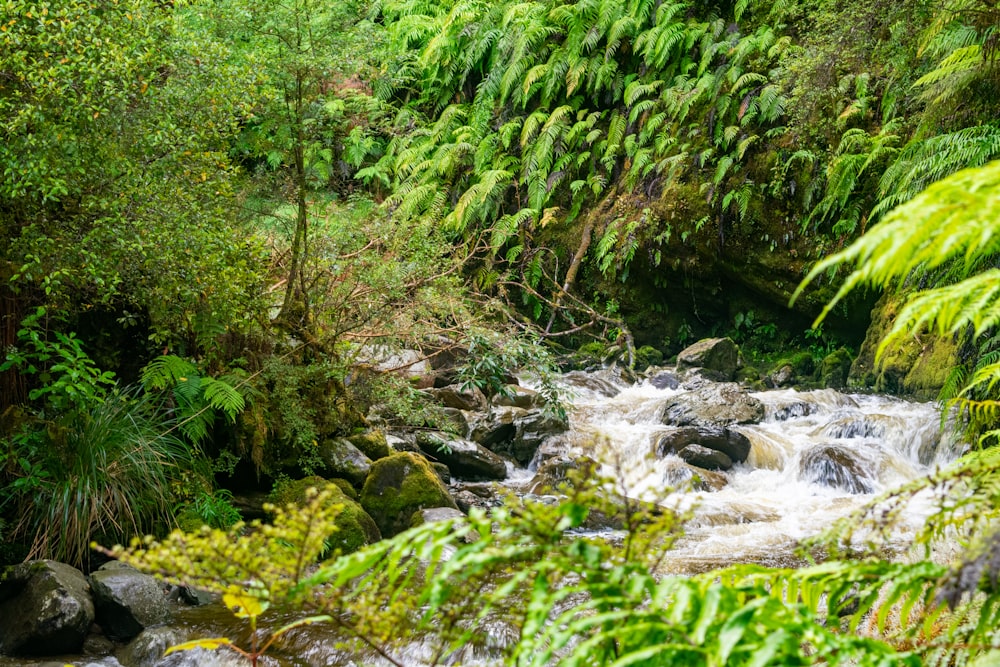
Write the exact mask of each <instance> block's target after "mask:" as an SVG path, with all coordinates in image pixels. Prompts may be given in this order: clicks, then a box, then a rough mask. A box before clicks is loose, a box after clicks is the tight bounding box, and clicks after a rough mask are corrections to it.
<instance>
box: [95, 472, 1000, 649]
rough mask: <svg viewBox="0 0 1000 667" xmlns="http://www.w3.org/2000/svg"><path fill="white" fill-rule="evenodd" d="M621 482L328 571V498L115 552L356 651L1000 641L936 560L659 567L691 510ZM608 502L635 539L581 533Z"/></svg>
mask: <svg viewBox="0 0 1000 667" xmlns="http://www.w3.org/2000/svg"><path fill="white" fill-rule="evenodd" d="M994 458H995V457H994ZM947 477H949V475H948V474H944V473H943V474H942V480H943V479H944V478H947ZM951 478H952V479H954V477H951ZM942 480H939V481H942ZM609 484H611V483H610V482H609V481H608V480H605V479H576V480H574V482H573V483H572V484H570V485H568V486H566V487H563V489H562V491H563V492H564V493H565V494H566V496H565V497H564V498H563V499H562V501H561V502H560V503H558V504H555V505H547V504H543V503H538V502H532V501H526V500H525V501H522V500H518V499H513V498H512V499H510V500H508V502H507V504H506V505H505V506H503V507H500V508H497V509H496V510H495V511H493V512H492V513H490V514H486V513H484V512H481V511H473V512H471V513H470V515H469V516H468V517H466V518H463V519H458V520H451V521H441V522H432V523H429V524H423V525H421V526H419V527H416V528H413V529H411V530H409V531H407V532H405V533H402V534H400V535H398V536H396V537H394V538H393V539H391V540H384V541H382V542H379V543H377V544H373V545H370V546H368V547H365V548H364V549H362V550H360V551H358V552H356V553H354V554H351V555H349V556H346V557H342V558H338V559H335V560H331V561H327V562H325V563H323V564H322V565H321V567H320V568H319V570H316V571H312V570H309V569H308V568H307V567H305V565H304V564H306V563H311V562H312V560H313V558H315V556H316V554H318V553H319V552H320V550H321V549H322V540H321V539H319V536H322V535H324V534H326V532H327V531H329V530H331V529H332V527H333V519H334V518H335V517H334V514H335V511H336V510H335V508H331V507H330V506H329V503H328V502H327V499H326V498H323V497H315V498H313V499H312V500H311V501H309V502H307V503H306V504H305V505H304V506H303V507H302V508H300V509H292V508H287V509H285V510H279V511H277V514H276V517H275V521H274V523H273V524H272V525H261V524H254V525H253V526H252V527H251V530H250V532H249V533H247V532H243V531H242V529H240V531H234V532H231V533H225V532H223V531H209V530H208V529H203V530H202V531H201V532H199V533H198V534H196V535H184V534H182V533H179V532H177V533H174V534H173V535H172V536H171V537H170V538H169V539H168V540H167V541H166V542H164V543H162V544H159V543H146V544H142V543H140V542H135V543H133V546H132V547H131V548H130V549H128V550H125V549H123V548H120V547H118V548H116V549H115V550H114V551H113V552H111V553H113V554H114V555H116V556H118V557H121V558H122V559H123V560H125V561H127V562H130V563H132V564H133V565H135V566H137V567H139V568H140V569H143V570H145V571H149V572H153V573H157V574H160V575H162V576H165V577H166V578H168V579H170V580H173V581H185V582H188V583H193V584H195V585H198V586H199V587H205V588H208V589H209V590H214V591H218V592H220V593H225V594H229V595H231V596H238V595H250V596H253V597H254V598H255V599H260V600H264V601H266V603H268V604H270V605H272V606H274V605H279V606H282V607H291V608H293V609H299V610H300V611H301V613H303V614H315V613H319V614H321V615H322V620H323V621H324V622H328V623H330V624H331V625H332V626H334V627H336V628H337V629H338V630H340V631H342V633H343V636H345V637H349V638H350V639H351V641H353V642H354V645H355V647H356V648H358V649H359V650H365V651H367V652H369V653H370V652H371V651H374V652H375V653H378V654H379V655H380V656H382V657H383V658H385V659H386V660H388V661H389V662H390V663H392V664H402V662H401V660H400V659H398V658H397V657H396V656H397V655H398V654H397V650H398V649H400V648H401V647H402V646H404V645H405V644H406V643H407V642H410V641H413V640H414V639H415V638H419V639H420V640H422V641H423V642H425V646H426V647H428V648H429V650H430V654H429V656H430V657H429V658H428V659H427V661H426V662H427V663H428V664H443V663H447V664H450V662H451V661H454V660H463V659H466V658H468V657H469V656H470V655H471V653H470V651H475V650H476V647H482V646H485V645H488V643H489V633H490V630H491V628H495V624H496V622H497V620H498V619H501V618H502V619H503V621H504V622H505V623H507V624H509V626H510V627H511V629H512V632H513V641H512V642H511V643H510V644H509V645H506V646H500V647H497V646H496V645H495V644H494V646H493V650H494V652H495V655H494V657H496V658H498V659H499V660H502V662H503V664H510V665H525V666H527V665H538V666H541V665H581V664H588V665H634V664H643V665H664V666H667V665H670V666H674V665H706V664H711V665H732V666H733V667H735V666H737V665H740V666H743V665H808V664H816V661H817V658H821V659H822V661H823V664H828V665H857V666H861V667H866V666H870V667H876V666H887V665H899V666H902V665H912V666H914V667H916V666H917V665H921V664H925V660H926V662H927V663H929V664H965V663H966V662H967V661H969V660H971V659H973V658H975V657H976V656H977V655H979V654H981V653H984V652H987V651H988V647H989V646H991V645H992V644H993V642H995V641H996V639H997V630H996V628H997V625H996V620H997V616H998V615H1000V593H998V591H996V590H995V586H994V587H993V588H986V594H985V595H984V594H983V593H976V592H975V588H976V586H975V585H973V590H972V591H971V593H972V595H973V600H972V601H970V602H963V601H962V599H961V597H962V595H964V593H963V594H960V595H958V596H956V599H954V600H952V601H953V602H954V609H953V611H951V612H947V613H946V611H947V608H946V606H945V605H944V601H945V600H946V599H947V598H944V597H941V593H942V592H944V593H947V592H948V591H950V590H951V589H950V588H948V585H947V582H949V581H951V580H952V578H951V577H950V576H949V574H948V568H947V567H945V566H942V565H937V564H934V563H931V562H929V561H919V560H918V561H916V562H912V563H903V564H894V563H890V562H886V561H881V560H878V559H872V560H866V561H860V562H852V561H830V562H827V563H823V564H820V565H813V566H809V567H805V568H800V569H791V568H765V567H760V566H752V565H738V566H734V567H731V568H727V569H724V570H721V571H712V572H708V573H705V574H701V575H694V576H675V575H663V574H657V573H656V571H657V568H658V566H659V565H660V563H661V562H662V558H663V557H664V555H665V554H666V553H667V552H668V551H669V549H670V547H671V545H672V544H673V542H674V541H675V540H676V538H677V537H678V536H679V534H680V528H681V526H682V523H683V520H684V518H685V515H683V514H680V513H678V512H675V511H671V510H670V509H666V508H663V507H658V506H652V505H644V504H638V503H634V502H631V501H624V502H623V501H612V500H608V498H609V497H613V495H614V494H609V493H608V490H609ZM321 495H322V494H321ZM595 512H600V513H603V514H604V515H605V516H616V517H618V518H619V519H620V520H621V522H622V525H623V526H624V528H625V531H624V534H623V537H622V539H621V541H615V542H614V543H610V542H607V541H603V540H597V539H593V538H590V537H588V536H586V535H582V534H580V533H578V532H577V529H579V528H580V527H581V526H583V525H584V522H585V521H586V519H587V517H588V516H589V515H590V514H592V513H595ZM878 514H880V515H882V513H881V512H878ZM955 516H957V515H955ZM814 546H815V545H814ZM987 546H988V545H987ZM980 571H981V570H980ZM248 582H249V583H248ZM983 585H984V586H986V587H988V586H990V583H989V582H988V581H985V583H984V584H983ZM304 618H305V619H311V618H315V617H313V616H304ZM977 619H978V620H977ZM228 643H229V642H228V640H226V641H222V642H218V643H216V644H214V645H213V646H214V647H218V646H224V645H228ZM192 645H194V644H192ZM199 645H202V646H206V645H205V644H199ZM977 664H979V663H977ZM982 664H989V663H982Z"/></svg>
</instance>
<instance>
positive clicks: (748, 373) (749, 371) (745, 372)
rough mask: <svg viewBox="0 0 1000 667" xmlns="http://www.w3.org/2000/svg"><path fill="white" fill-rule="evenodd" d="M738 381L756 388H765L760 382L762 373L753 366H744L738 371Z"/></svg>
mask: <svg viewBox="0 0 1000 667" xmlns="http://www.w3.org/2000/svg"><path fill="white" fill-rule="evenodd" d="M736 381H737V382H741V383H744V384H748V385H751V386H754V387H756V386H757V385H759V386H761V387H763V386H764V385H763V383H761V381H760V371H759V370H757V369H756V368H755V367H753V366H744V367H743V368H740V369H739V370H737V371H736Z"/></svg>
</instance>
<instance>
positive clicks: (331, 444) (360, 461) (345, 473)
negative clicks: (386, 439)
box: [316, 438, 388, 486]
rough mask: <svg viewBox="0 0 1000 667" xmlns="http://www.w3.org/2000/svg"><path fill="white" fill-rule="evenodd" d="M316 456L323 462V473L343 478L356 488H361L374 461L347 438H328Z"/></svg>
mask: <svg viewBox="0 0 1000 667" xmlns="http://www.w3.org/2000/svg"><path fill="white" fill-rule="evenodd" d="M386 448H387V449H388V445H386ZM316 455H317V456H318V457H319V459H320V461H322V462H323V470H322V472H324V473H326V474H327V475H328V476H330V477H341V478H343V479H346V480H348V481H349V482H350V483H351V484H354V485H355V486H361V485H362V484H364V483H365V478H366V477H368V471H369V470H371V467H372V460H371V459H370V458H368V457H367V456H365V455H364V454H363V453H362V452H361V450H360V449H358V448H357V447H355V446H354V445H353V444H352V443H351V441H350V440H348V439H347V438H328V439H326V440H324V441H323V442H321V443H320V445H319V447H318V449H317V451H316Z"/></svg>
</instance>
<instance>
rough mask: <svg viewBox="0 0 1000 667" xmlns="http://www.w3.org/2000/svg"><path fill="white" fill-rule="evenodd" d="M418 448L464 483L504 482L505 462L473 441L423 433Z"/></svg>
mask: <svg viewBox="0 0 1000 667" xmlns="http://www.w3.org/2000/svg"><path fill="white" fill-rule="evenodd" d="M417 444H418V445H419V446H420V449H421V450H422V451H423V452H424V453H425V454H427V455H428V456H429V457H432V458H434V459H436V460H437V461H440V462H441V463H444V464H445V465H446V466H448V470H449V471H450V472H451V474H453V475H455V476H456V477H461V478H462V479H498V480H499V479H504V478H506V477H507V464H506V463H504V460H503V459H502V458H500V457H499V456H497V455H496V454H494V453H493V452H491V451H490V450H488V449H486V448H485V447H483V446H482V445H478V444H476V443H475V442H472V441H471V440H463V439H461V438H453V437H449V436H448V435H446V434H444V433H441V432H439V431H422V432H420V433H418V434H417Z"/></svg>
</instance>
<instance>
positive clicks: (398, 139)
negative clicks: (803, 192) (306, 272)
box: [374, 0, 790, 328]
mask: <svg viewBox="0 0 1000 667" xmlns="http://www.w3.org/2000/svg"><path fill="white" fill-rule="evenodd" d="M688 10H689V7H688V6H687V5H686V4H685V3H679V2H667V3H662V4H660V5H657V6H655V7H654V6H653V5H652V4H650V3H647V2H628V3H622V2H613V1H611V0H588V1H586V2H565V1H563V0H550V1H547V2H543V3H532V4H523V3H522V4H517V3H512V2H504V3H480V2H464V1H455V2H449V3H443V4H438V5H427V4H423V3H403V2H383V3H380V4H378V5H377V6H376V8H375V12H374V14H375V16H377V17H378V18H379V19H380V20H381V21H383V22H384V23H385V24H386V30H387V32H388V34H389V39H390V44H391V45H392V46H394V47H395V49H396V50H397V51H399V52H401V53H403V54H404V55H403V56H401V58H403V59H404V61H405V63H406V66H405V67H403V68H402V70H394V73H393V74H391V75H389V76H391V77H392V84H391V85H387V86H385V87H383V88H381V90H382V91H383V92H382V94H383V96H384V97H385V98H386V99H387V100H393V101H396V102H397V103H406V102H405V100H407V99H408V100H409V102H408V103H407V107H406V108H407V109H408V114H407V118H408V119H415V120H416V121H417V126H416V128H415V129H413V130H412V131H409V132H404V133H397V135H396V136H395V138H394V139H393V140H392V141H390V143H389V144H388V146H387V152H386V158H385V159H386V164H389V165H391V170H392V183H393V188H394V193H393V194H391V195H390V196H389V197H388V199H387V200H386V205H387V206H388V207H389V209H390V210H391V211H392V212H393V214H394V215H395V216H397V217H399V218H402V219H409V218H414V217H416V218H423V219H430V220H434V221H441V222H442V223H443V224H444V225H445V227H446V228H447V229H448V230H450V231H451V232H452V234H453V239H454V240H455V241H456V242H465V241H470V242H471V241H472V240H473V239H475V238H477V237H478V236H479V235H483V237H485V238H488V239H489V242H488V243H487V244H486V247H484V248H483V250H484V251H485V252H484V253H483V254H485V255H486V257H485V258H484V259H486V261H487V262H488V263H489V266H490V267H491V270H490V271H489V272H488V273H489V275H491V276H496V275H506V276H509V278H508V279H507V281H506V282H507V283H508V284H510V283H514V284H516V285H518V286H520V287H522V288H523V292H526V293H527V294H526V295H525V297H524V301H525V305H526V306H527V310H528V311H529V312H531V314H532V316H533V317H534V318H540V317H541V316H543V315H544V314H551V313H546V309H545V308H542V307H541V304H542V303H543V302H544V299H545V297H544V293H556V294H557V295H558V296H557V297H556V300H557V301H559V302H560V303H561V300H562V295H561V294H559V292H558V288H559V285H560V284H562V283H561V282H560V281H561V277H560V276H559V275H558V273H559V271H560V268H559V267H558V266H557V265H555V263H554V262H553V259H554V257H553V256H551V255H548V254H546V253H539V252H533V251H532V248H531V246H532V240H533V239H532V237H533V235H534V233H535V232H536V230H538V229H539V228H541V227H544V226H546V225H547V224H551V221H552V220H553V219H560V218H563V217H564V218H565V221H566V222H572V221H573V220H574V219H576V217H577V216H578V215H579V213H580V211H581V210H582V209H583V207H584V206H587V205H593V204H595V203H596V202H598V201H599V200H600V198H602V197H603V196H605V195H607V194H609V192H610V190H609V188H610V186H611V185H612V184H616V185H618V186H620V187H624V188H625V189H627V190H631V191H635V192H637V193H638V192H642V191H645V194H642V195H640V200H641V201H643V202H644V203H648V202H649V201H650V200H651V199H652V198H653V197H654V196H655V195H654V194H653V193H654V192H657V191H659V190H660V189H661V188H662V187H664V184H665V183H666V182H669V181H670V180H672V179H679V178H683V177H685V172H686V171H688V170H693V171H695V172H698V173H699V174H700V175H701V176H703V177H704V178H705V179H706V182H710V185H711V188H710V189H709V191H708V194H707V199H708V200H709V202H710V204H711V205H712V207H713V209H714V210H715V212H716V213H717V214H718V215H719V216H720V217H722V216H725V215H734V216H736V217H737V219H738V220H739V221H741V222H747V223H749V222H750V221H751V219H752V218H753V213H752V207H751V201H752V199H753V197H754V196H755V195H756V194H757V193H758V192H759V191H760V189H761V186H759V184H757V183H755V182H754V181H753V179H751V178H749V175H748V174H747V173H746V166H747V165H748V163H749V162H750V161H751V160H752V159H753V157H754V155H755V153H756V151H757V146H758V144H759V143H760V142H761V139H762V137H763V136H764V135H765V134H766V133H767V132H770V131H774V132H775V133H777V134H780V125H779V123H780V120H781V118H782V116H783V115H784V113H785V98H784V95H783V94H782V92H781V88H780V86H778V85H777V81H778V78H779V75H780V69H779V63H780V61H781V58H782V55H783V53H784V51H785V49H786V48H787V46H788V45H789V43H790V42H789V40H788V39H787V38H786V37H781V36H780V35H778V34H777V33H776V32H775V30H773V29H771V28H769V27H767V26H762V27H759V28H758V29H756V30H754V31H753V32H748V33H743V32H741V30H739V29H735V30H728V29H726V24H725V22H724V21H723V20H722V19H719V18H717V17H715V16H712V15H706V16H701V15H700V12H698V11H694V10H692V11H688ZM399 71H402V72H404V74H402V75H400V74H398V72H399ZM376 88H377V89H379V87H378V86H376ZM424 118H426V121H423V119H424ZM713 174H714V176H710V175H713ZM452 204H453V205H452ZM637 209H638V210H641V211H642V212H641V213H639V214H636V215H634V216H633V215H631V214H630V215H629V216H628V217H621V218H617V219H615V222H614V223H613V224H610V225H607V226H606V227H605V228H604V229H603V230H598V232H599V233H600V234H601V236H600V237H598V238H599V239H600V240H599V242H598V244H597V247H596V248H595V250H596V252H595V254H594V256H595V259H596V263H597V265H598V267H599V268H600V269H601V271H602V272H604V273H610V272H611V271H612V270H613V271H614V272H615V273H616V275H618V276H620V277H622V278H623V279H624V278H625V277H627V275H628V265H629V263H630V262H631V260H632V259H633V257H634V256H635V254H636V252H637V250H638V248H639V247H640V244H641V242H642V241H643V240H644V239H648V238H652V237H657V238H660V237H659V236H658V235H659V234H660V233H661V232H662V231H663V230H662V229H660V224H661V223H660V221H659V220H658V219H657V218H656V216H655V215H653V214H652V213H651V211H650V209H649V207H648V206H639V207H637ZM553 212H560V214H559V217H558V218H557V217H556V214H554V213H553ZM481 247H482V246H481ZM569 271H575V269H569ZM496 282H497V279H496V278H495V277H493V278H491V279H490V280H489V281H488V284H489V285H493V284H496ZM570 282H571V280H570ZM553 310H554V311H555V315H559V316H564V315H563V313H560V312H558V311H559V309H558V308H556V309H553ZM566 319H570V318H568V317H567V318H566ZM574 324H575V323H572V322H569V323H567V325H568V326H574ZM551 326H552V325H551V324H550V325H549V328H551Z"/></svg>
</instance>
